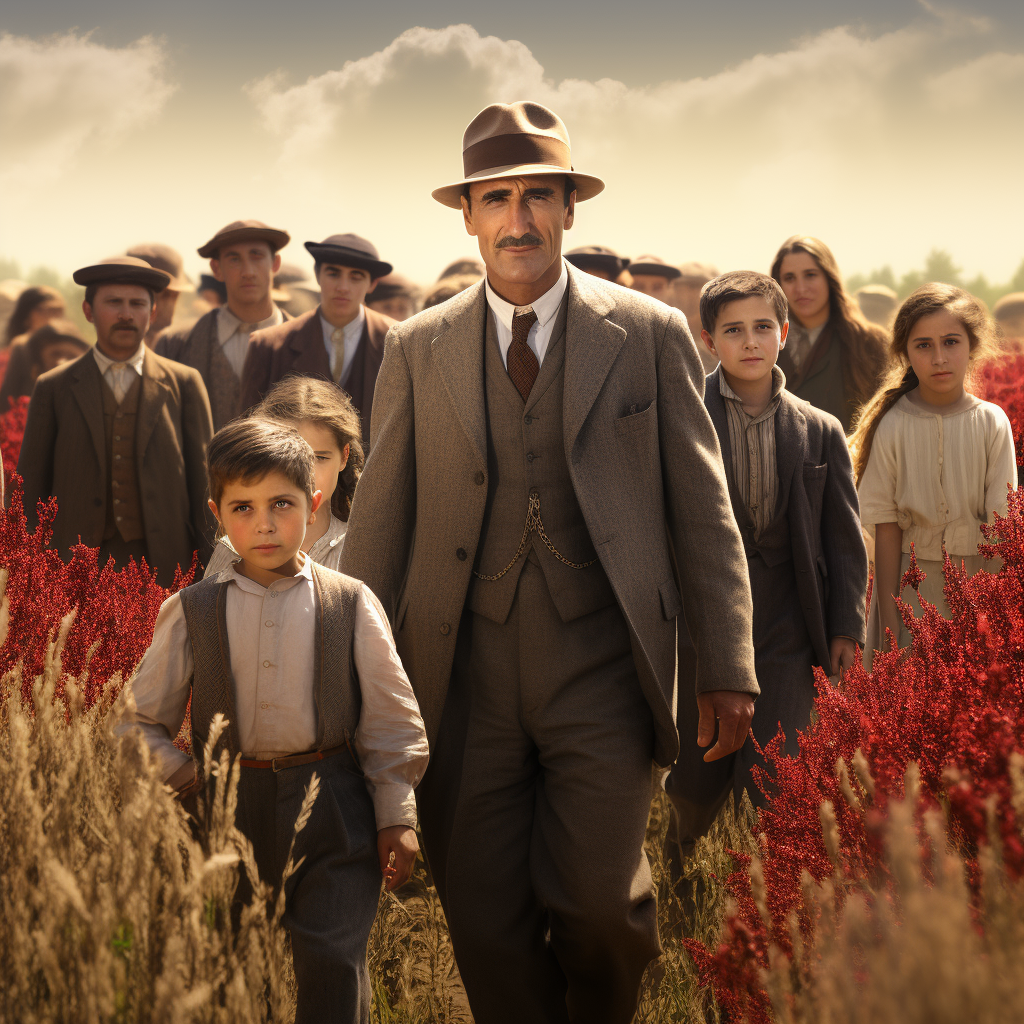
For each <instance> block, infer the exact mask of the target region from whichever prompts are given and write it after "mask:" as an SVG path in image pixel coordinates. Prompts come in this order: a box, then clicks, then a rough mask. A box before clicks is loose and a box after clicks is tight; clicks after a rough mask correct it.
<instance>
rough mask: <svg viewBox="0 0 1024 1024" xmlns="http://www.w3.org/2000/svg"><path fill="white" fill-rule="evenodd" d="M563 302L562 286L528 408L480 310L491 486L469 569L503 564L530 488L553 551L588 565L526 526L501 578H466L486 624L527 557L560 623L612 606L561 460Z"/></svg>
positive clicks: (501, 612)
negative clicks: (520, 550)
mask: <svg viewBox="0 0 1024 1024" xmlns="http://www.w3.org/2000/svg"><path fill="white" fill-rule="evenodd" d="M568 305H569V304H568V293H567V294H566V297H565V299H563V301H562V306H561V309H560V310H559V312H558V314H557V316H556V319H555V324H554V327H553V329H552V332H551V340H550V342H549V343H548V348H547V352H546V353H545V356H544V362H543V363H542V364H541V367H540V373H539V374H538V376H537V380H536V383H535V384H534V385H533V390H532V391H531V392H530V397H529V400H528V401H527V402H526V405H525V406H524V405H523V400H522V398H521V397H520V394H519V392H518V391H517V390H516V387H515V385H514V384H513V383H512V380H511V378H510V377H509V375H508V371H507V370H506V369H505V364H504V362H503V361H502V358H501V349H500V348H499V347H498V337H497V332H496V330H495V326H494V315H493V314H492V313H491V311H490V309H488V311H487V316H486V317H485V321H486V328H485V338H484V392H485V396H486V401H487V476H488V487H487V505H486V508H485V510H484V519H483V528H482V530H481V534H480V544H479V547H478V549H477V558H476V565H475V570H476V572H478V573H480V574H481V575H484V576H494V575H497V574H498V573H500V572H501V571H502V570H503V569H504V568H505V567H506V566H508V564H509V562H510V561H511V560H512V558H513V556H514V555H515V553H516V551H517V550H518V548H519V544H520V541H521V540H522V538H523V528H524V527H525V525H526V518H527V511H528V509H529V506H530V496H531V494H536V495H537V496H538V497H539V499H540V517H541V520H542V521H543V525H544V531H545V533H546V534H547V537H548V539H549V540H550V541H551V543H552V546H553V547H554V548H555V549H556V550H557V551H558V553H559V554H560V555H562V556H563V557H564V558H565V559H567V560H568V561H570V562H574V563H577V564H584V563H587V562H591V563H592V564H591V565H589V566H587V568H585V569H574V568H572V567H570V566H568V565H566V564H565V563H564V562H562V561H560V560H559V559H558V558H557V557H556V556H555V555H553V554H552V553H551V552H550V551H549V550H548V548H547V546H546V545H545V544H544V542H543V541H542V540H541V538H540V537H539V536H538V535H537V533H536V532H532V533H531V534H530V537H529V538H528V539H527V548H526V551H524V552H523V554H522V555H521V556H520V558H519V559H518V561H517V562H516V563H515V565H513V566H512V567H511V568H510V569H509V571H508V572H506V573H505V574H504V575H503V576H502V577H501V578H500V579H498V580H482V579H479V578H477V577H476V576H474V577H473V581H472V584H471V586H470V591H469V596H468V605H469V608H470V609H471V610H472V611H474V612H476V613H478V614H479V615H483V616H485V617H486V618H488V619H490V620H492V621H493V622H498V623H502V622H504V621H505V620H506V619H507V618H508V613H509V610H510V609H511V607H512V601H513V600H514V598H515V593H516V586H517V585H518V582H519V574H520V573H521V572H522V571H523V566H524V565H525V564H526V560H527V558H529V559H530V560H531V561H533V562H535V563H536V564H538V565H539V566H540V567H541V569H542V570H543V572H544V578H545V581H546V583H547V587H548V592H549V593H550V594H551V599H552V601H553V602H554V604H555V607H556V608H557V609H558V614H559V616H560V617H561V618H562V621H563V622H571V621H572V620H573V619H578V618H580V617H581V616H583V615H587V614H589V613H590V612H592V611H596V610H597V609H598V608H606V607H607V606H608V605H610V604H614V603H615V595H614V593H613V591H612V588H611V584H610V583H609V582H608V577H607V576H606V575H605V573H604V570H603V569H602V568H601V563H600V562H599V561H597V553H596V552H595V551H594V545H593V543H592V541H591V539H590V533H589V531H588V530H587V524H586V522H585V521H584V519H583V513H582V511H581V510H580V506H579V503H578V502H577V500H576V492H575V490H574V489H573V485H572V479H571V478H570V476H569V466H568V463H567V462H566V458H565V435H564V431H563V428H562V396H563V393H564V389H565V387H564V386H565V324H566V315H567V310H568Z"/></svg>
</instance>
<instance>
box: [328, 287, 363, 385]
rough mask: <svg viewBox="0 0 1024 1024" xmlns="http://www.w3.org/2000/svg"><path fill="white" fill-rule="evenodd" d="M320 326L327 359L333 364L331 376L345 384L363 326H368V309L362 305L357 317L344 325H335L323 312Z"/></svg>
mask: <svg viewBox="0 0 1024 1024" xmlns="http://www.w3.org/2000/svg"><path fill="white" fill-rule="evenodd" d="M320 326H321V328H323V332H324V348H326V349H327V359H328V360H329V362H330V364H331V376H332V377H333V378H334V380H335V381H337V382H338V383H339V384H341V385H342V386H344V384H345V381H346V380H347V379H348V372H349V370H350V369H351V368H352V360H353V359H355V357H356V349H357V348H359V342H360V339H361V338H362V336H363V328H364V327H365V326H366V310H365V309H364V308H363V306H362V305H360V307H359V312H358V313H357V314H356V317H355V319H354V320H352V321H351V322H350V323H347V324H345V326H344V327H335V326H334V325H333V324H332V323H331V322H330V321H329V320H328V319H327V318H326V317H325V316H324V315H323V313H321V314H320ZM339 355H341V356H342V361H341V365H340V366H339V365H338V357H339Z"/></svg>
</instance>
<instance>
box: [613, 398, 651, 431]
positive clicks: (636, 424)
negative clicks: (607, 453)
mask: <svg viewBox="0 0 1024 1024" xmlns="http://www.w3.org/2000/svg"><path fill="white" fill-rule="evenodd" d="M640 404H641V403H638V404H637V405H636V406H630V411H629V412H627V413H626V415H625V416H620V417H619V418H618V419H617V420H616V421H615V433H616V434H618V436H619V437H622V438H631V437H636V436H637V435H642V434H643V433H644V432H645V431H648V430H651V429H652V428H653V427H654V426H655V425H656V424H657V419H658V409H657V406H656V405H655V404H654V402H648V403H647V405H646V407H645V408H643V409H640V410H639V412H637V411H635V410H636V409H638V408H639V405H640Z"/></svg>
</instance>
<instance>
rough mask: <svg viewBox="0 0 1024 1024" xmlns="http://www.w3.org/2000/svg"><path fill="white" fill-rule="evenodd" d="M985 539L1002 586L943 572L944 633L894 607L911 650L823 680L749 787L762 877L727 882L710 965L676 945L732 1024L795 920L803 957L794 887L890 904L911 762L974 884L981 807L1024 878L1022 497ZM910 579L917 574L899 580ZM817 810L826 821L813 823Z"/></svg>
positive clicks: (933, 620)
mask: <svg viewBox="0 0 1024 1024" xmlns="http://www.w3.org/2000/svg"><path fill="white" fill-rule="evenodd" d="M983 529H984V530H985V534H986V538H987V539H988V540H989V542H990V543H989V544H988V545H986V546H985V547H984V548H983V553H984V554H985V555H986V557H989V558H992V557H996V556H999V557H1001V558H1002V559H1003V566H1002V568H1001V570H1000V571H999V572H998V573H994V574H990V573H986V572H979V573H977V574H976V575H974V576H972V577H968V576H967V575H966V573H964V572H963V571H962V570H960V569H958V568H955V567H954V566H953V564H952V563H951V562H949V561H948V560H947V563H946V567H945V571H946V587H945V591H946V597H947V600H948V601H949V604H950V608H951V609H952V612H953V618H952V619H951V620H946V619H943V618H942V617H941V616H940V615H939V614H938V613H937V612H936V611H935V609H934V608H933V607H931V606H928V605H925V606H924V607H925V613H924V615H923V616H922V617H921V618H920V619H914V618H913V615H912V614H911V611H910V609H909V607H907V606H906V605H904V606H903V608H902V613H903V618H904V621H905V622H906V623H907V626H908V628H909V629H910V631H911V633H912V634H913V645H912V647H911V649H910V650H909V651H889V652H887V653H882V654H877V655H876V656H875V659H874V669H873V672H872V673H871V674H870V675H869V674H868V673H867V672H865V671H864V669H863V667H862V666H861V665H859V664H858V665H857V666H856V667H855V668H853V669H851V670H850V672H849V673H848V674H847V675H846V677H845V678H844V681H843V685H842V688H841V689H837V688H833V687H832V686H830V685H829V684H828V683H827V680H826V679H825V678H824V676H819V678H818V685H819V694H818V699H817V701H816V705H815V710H816V713H817V718H816V721H815V722H814V723H813V724H812V725H811V726H810V727H809V728H808V729H807V730H806V731H805V732H803V733H802V734H800V737H799V748H800V752H799V755H798V756H796V757H786V756H785V755H783V754H782V753H781V745H782V737H781V736H779V737H776V739H775V740H773V741H772V743H771V744H769V747H768V749H767V750H766V757H767V761H768V764H769V766H770V769H771V774H772V775H773V776H774V779H773V780H771V779H769V778H767V777H765V776H764V775H762V776H761V777H760V778H759V780H758V781H759V784H760V785H761V787H762V789H763V790H764V791H765V792H766V793H767V792H769V790H770V791H771V794H772V795H771V796H770V799H769V804H768V806H767V807H766V808H764V809H763V810H761V811H760V813H759V816H758V824H757V828H756V830H755V831H756V832H757V834H758V846H759V854H760V858H761V864H762V868H763V873H762V872H761V871H758V872H755V873H754V875H753V876H752V875H751V874H750V873H748V871H747V870H746V868H747V867H748V865H749V863H750V859H749V858H737V868H738V870H737V871H736V872H734V873H733V875H731V876H730V879H729V885H730V888H731V891H732V894H733V896H734V899H735V903H736V906H735V912H734V913H733V914H732V915H731V916H730V917H729V918H728V919H727V921H726V922H725V927H724V931H723V935H722V938H721V941H720V943H719V945H718V947H717V949H707V948H705V947H703V946H701V945H700V944H699V943H694V942H689V943H688V944H687V945H688V948H689V950H690V953H691V955H692V956H693V958H694V960H695V962H696V965H697V968H698V971H699V973H700V976H701V981H702V983H703V984H705V985H711V986H713V988H714V991H715V995H716V997H717V998H718V1001H719V1003H720V1005H721V1006H722V1007H723V1008H724V1009H725V1010H726V1011H727V1012H728V1013H729V1014H730V1015H731V1017H732V1018H734V1019H739V1018H742V1017H746V1018H747V1019H749V1020H751V1021H754V1022H759V1024H760V1022H767V1021H769V1020H770V1019H771V1018H770V1016H769V1007H770V1002H769V998H768V995H767V993H766V992H765V991H764V989H763V988H762V984H761V977H762V975H761V971H762V970H763V969H765V968H767V966H768V949H769V945H775V946H777V947H779V949H780V950H782V951H783V953H785V954H786V955H787V956H788V957H789V958H790V959H792V954H793V941H794V932H793V931H792V930H791V924H790V923H791V920H792V918H793V915H795V916H796V920H797V922H798V924H799V932H800V934H801V936H802V941H803V942H804V943H813V940H814V933H815V920H814V913H813V911H810V910H809V909H808V907H809V904H808V902H807V900H806V898H805V895H804V892H803V889H802V885H801V876H802V872H804V871H806V872H808V873H809V874H810V876H811V877H812V878H813V879H814V880H815V881H817V882H822V881H824V880H825V879H826V878H830V877H832V878H833V879H834V877H835V875H837V874H838V876H839V877H840V878H841V879H843V880H844V882H845V884H847V885H848V886H849V887H850V888H853V887H855V886H858V885H859V884H861V883H867V885H870V886H871V887H872V888H875V889H878V888H881V889H882V890H884V889H885V888H886V885H887V879H886V871H887V869H886V867H885V858H884V842H883V834H884V827H883V826H884V824H885V817H886V810H887V805H888V803H889V801H890V800H892V799H898V798H902V796H903V788H904V778H905V775H906V772H907V768H908V765H910V764H911V762H915V763H916V764H917V765H918V766H919V769H920V791H919V797H918V812H919V814H921V813H922V812H923V811H925V810H926V809H928V808H929V807H937V806H939V805H940V804H947V805H948V810H949V839H950V841H952V842H953V843H954V844H955V845H956V846H957V847H958V848H959V849H960V851H961V853H962V854H963V855H964V857H965V859H966V860H967V863H968V869H969V871H972V872H973V873H974V877H973V878H972V879H971V881H972V883H976V881H977V873H976V852H977V850H978V848H979V846H981V845H982V844H985V843H986V842H987V839H988V835H989V832H988V829H989V825H988V821H987V810H986V808H987V807H991V815H992V821H993V828H994V829H995V830H997V832H998V835H999V838H1000V841H1001V844H1002V855H1003V859H1004V862H1005V865H1006V870H1007V874H1008V876H1009V877H1010V878H1012V879H1019V878H1021V876H1022V875H1024V845H1022V843H1021V838H1020V836H1021V832H1020V830H1021V827H1022V826H1024V821H1022V820H1021V819H1020V818H1019V817H1018V815H1019V813H1020V810H1021V808H1020V807H1018V808H1017V810H1015V809H1014V803H1013V794H1012V787H1011V781H1010V778H1011V777H1010V770H1009V761H1010V758H1011V756H1012V755H1013V754H1014V752H1022V751H1024V491H1021V490H1018V491H1016V492H1014V493H1012V494H1011V496H1010V503H1009V511H1008V514H1007V516H1006V518H1005V519H1002V518H1000V519H997V521H996V523H995V525H994V526H992V527H983ZM908 578H909V579H908ZM920 579H921V576H920V571H919V570H918V569H917V566H916V563H913V564H912V565H911V568H910V570H908V572H907V575H906V577H905V580H906V581H907V582H910V583H914V582H915V581H917V582H918V583H919V582H920ZM826 802H827V804H828V805H830V807H831V810H829V809H828V808H827V807H826V808H825V809H824V810H823V805H824V804H826ZM832 815H834V825H833V823H832ZM826 818H827V819H828V820H827V821H825V819H826ZM823 821H824V823H825V824H826V828H825V829H824V830H823V827H822V825H823ZM827 840H828V841H829V843H830V847H831V848H827V847H826V841H827ZM922 856H924V855H922ZM972 865H973V867H972ZM758 904H760V905H761V907H762V908H763V912H762V911H761V910H759V909H758Z"/></svg>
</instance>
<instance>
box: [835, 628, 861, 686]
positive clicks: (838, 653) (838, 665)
mask: <svg viewBox="0 0 1024 1024" xmlns="http://www.w3.org/2000/svg"><path fill="white" fill-rule="evenodd" d="M829 657H830V658H831V659H832V672H831V673H830V674H831V675H833V676H835V677H836V679H839V678H840V677H841V676H842V674H843V673H844V672H845V671H846V670H847V669H848V668H852V667H853V663H854V662H855V661H856V660H857V645H856V644H855V643H854V642H853V641H852V640H851V639H850V638H849V637H848V636H834V637H832V644H831V646H830V647H829Z"/></svg>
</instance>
